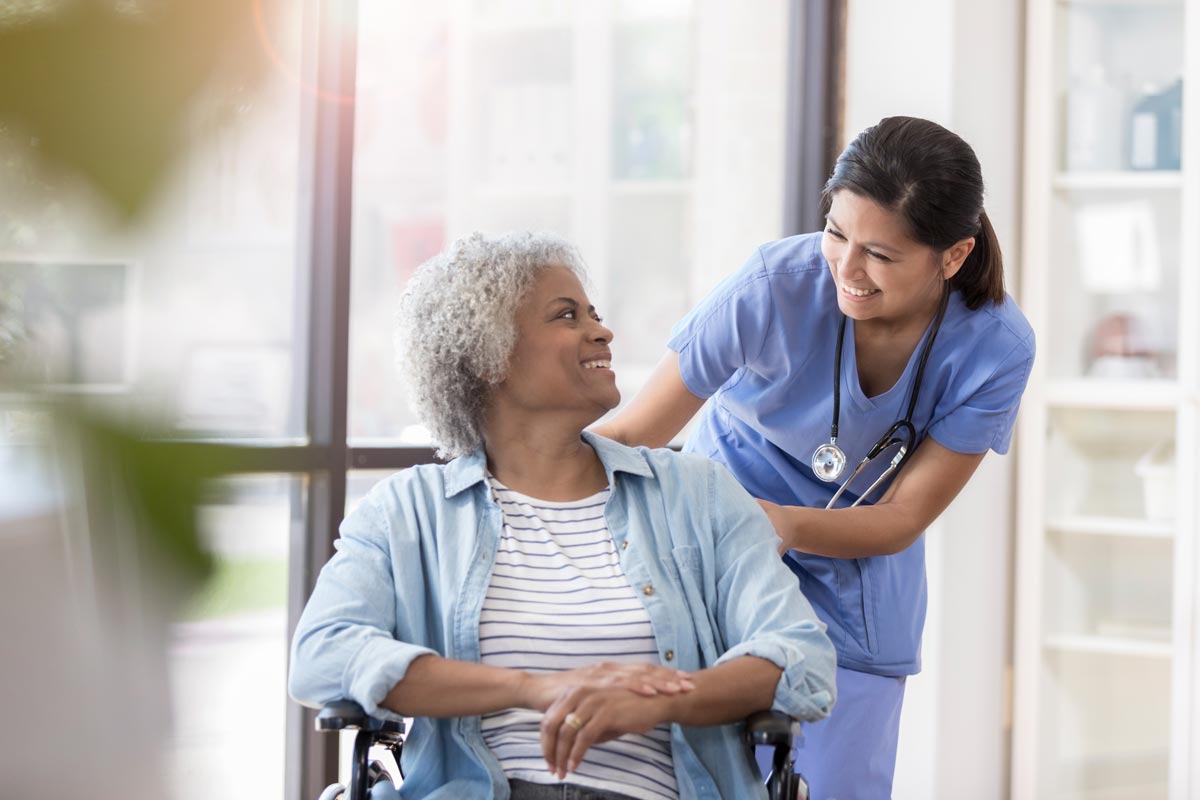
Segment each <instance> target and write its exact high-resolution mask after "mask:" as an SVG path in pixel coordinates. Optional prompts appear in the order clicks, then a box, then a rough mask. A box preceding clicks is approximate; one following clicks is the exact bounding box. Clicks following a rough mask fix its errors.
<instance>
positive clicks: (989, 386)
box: [929, 337, 1034, 455]
mask: <svg viewBox="0 0 1200 800" xmlns="http://www.w3.org/2000/svg"><path fill="white" fill-rule="evenodd" d="M1033 355H1034V343H1033V339H1032V337H1030V338H1029V339H1027V340H1022V341H1020V342H1018V343H1017V344H1015V345H1014V346H1013V348H1012V349H1011V350H1010V351H1009V353H1008V354H1007V355H1006V356H1005V357H1004V358H1003V359H1002V360H1001V362H1000V364H999V365H998V366H997V367H996V369H995V371H994V372H993V373H992V375H991V376H990V377H989V378H988V379H987V380H986V381H984V382H983V384H982V385H981V386H980V388H979V389H978V390H977V391H976V392H975V393H974V394H973V395H971V396H970V397H968V398H966V400H964V401H963V402H962V404H960V405H959V406H957V407H956V408H955V409H954V410H953V411H951V412H950V413H949V414H947V415H946V416H944V417H942V418H941V419H939V420H937V421H936V422H934V423H933V425H932V426H931V427H930V429H929V435H930V436H932V437H933V438H934V440H936V441H937V442H938V444H940V445H942V446H943V447H946V448H948V449H950V450H953V451H955V452H956V453H970V454H975V453H984V452H987V451H988V450H995V451H996V453H998V454H999V455H1004V454H1005V453H1007V452H1008V448H1009V445H1010V444H1011V443H1012V432H1013V426H1014V425H1015V423H1016V419H1017V410H1018V409H1019V408H1020V406H1021V395H1022V394H1024V392H1025V385H1026V384H1027V383H1028V382H1029V372H1030V370H1032V369H1033Z"/></svg>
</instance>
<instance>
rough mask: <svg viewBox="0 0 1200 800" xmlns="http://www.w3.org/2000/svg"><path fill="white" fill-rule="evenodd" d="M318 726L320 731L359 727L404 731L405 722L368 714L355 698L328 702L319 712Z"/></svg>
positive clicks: (396, 731)
mask: <svg viewBox="0 0 1200 800" xmlns="http://www.w3.org/2000/svg"><path fill="white" fill-rule="evenodd" d="M316 727H317V730H319V731H340V730H346V729H358V730H364V731H383V732H385V733H404V723H403V722H399V721H397V720H390V719H388V720H384V719H379V718H377V717H372V716H368V715H367V712H366V711H363V707H362V706H360V705H359V704H358V703H356V702H354V701H353V700H334V701H333V702H332V703H326V704H325V705H324V706H323V707H322V708H321V711H320V713H318V714H317V721H316Z"/></svg>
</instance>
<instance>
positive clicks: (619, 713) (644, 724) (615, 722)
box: [542, 687, 673, 780]
mask: <svg viewBox="0 0 1200 800" xmlns="http://www.w3.org/2000/svg"><path fill="white" fill-rule="evenodd" d="M672 702H673V700H672V699H671V698H670V697H669V696H666V695H656V696H654V697H646V696H643V695H639V694H634V693H633V692H631V691H629V690H627V689H602V688H595V687H581V688H577V689H571V690H568V691H567V692H564V693H563V694H562V695H560V696H559V697H558V699H557V700H555V701H554V703H553V704H552V705H551V706H550V708H549V709H547V711H546V715H545V716H544V717H543V718H542V755H543V756H544V757H545V759H546V766H547V767H548V768H549V770H550V772H552V773H554V775H556V776H557V777H558V779H559V780H563V779H564V778H566V776H567V773H568V772H574V771H575V769H576V768H578V766H579V763H580V762H581V761H583V755H584V753H586V752H587V750H588V748H589V747H591V746H592V745H594V744H599V743H601V742H607V741H609V740H611V739H616V738H617V737H618V736H623V735H625V734H627V733H645V732H646V731H648V730H650V729H651V728H653V727H654V726H656V725H658V724H660V723H662V722H668V721H669V720H670V714H669V709H670V704H671V703H672Z"/></svg>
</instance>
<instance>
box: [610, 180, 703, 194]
mask: <svg viewBox="0 0 1200 800" xmlns="http://www.w3.org/2000/svg"><path fill="white" fill-rule="evenodd" d="M691 189H692V182H691V181H689V180H677V179H670V178H665V179H663V180H626V179H622V180H615V181H613V183H612V192H613V194H615V195H620V196H631V195H636V196H645V195H681V194H687V193H688V192H690V191H691Z"/></svg>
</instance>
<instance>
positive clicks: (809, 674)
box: [708, 462, 837, 721]
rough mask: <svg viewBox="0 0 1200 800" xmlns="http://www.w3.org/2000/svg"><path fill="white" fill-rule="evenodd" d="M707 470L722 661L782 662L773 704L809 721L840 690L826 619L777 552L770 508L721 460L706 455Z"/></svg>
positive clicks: (820, 714) (821, 714) (829, 705)
mask: <svg viewBox="0 0 1200 800" xmlns="http://www.w3.org/2000/svg"><path fill="white" fill-rule="evenodd" d="M708 471H709V480H708V485H709V497H708V499H709V519H710V520H711V521H712V522H711V524H712V525H713V527H714V536H715V559H714V560H715V562H716V582H717V597H716V608H715V612H716V613H715V615H714V616H715V619H716V621H717V625H718V626H719V628H720V634H721V640H722V641H724V642H726V643H727V644H728V646H729V649H728V650H727V651H726V652H725V653H724V654H722V655H721V657H720V658H719V659H717V663H718V664H722V663H725V662H727V661H731V660H733V659H735V658H740V657H741V656H755V657H756V658H761V659H764V660H766V661H770V662H771V663H772V664H774V665H775V666H777V667H779V668H780V669H781V670H782V674H781V675H780V676H779V682H778V683H777V684H776V687H775V697H774V700H773V702H772V704H771V707H772V708H773V709H774V710H776V711H782V712H783V713H785V714H789V715H791V716H793V717H797V718H799V719H802V720H806V721H813V720H818V719H821V718H823V717H825V716H827V715H828V714H829V711H830V709H831V708H832V706H833V703H834V701H835V700H836V698H837V687H836V681H835V674H836V672H837V654H836V652H835V651H834V648H833V643H832V642H831V641H830V639H829V637H828V636H827V635H826V633H825V624H824V623H823V622H821V621H820V620H819V619H817V615H816V612H814V611H813V608H812V605H811V604H809V602H808V600H807V599H805V597H804V595H803V594H802V593H801V592H800V586H799V584H797V582H796V577H795V576H794V575H793V574H792V572H791V570H789V569H788V568H787V567H786V566H784V563H783V559H781V558H780V557H779V552H778V547H779V541H780V540H779V537H778V536H777V535H776V534H775V529H774V528H772V527H771V523H770V521H769V520H768V519H767V515H766V513H765V512H764V511H763V510H762V508H761V507H760V506H759V505H758V503H756V502H755V501H754V498H752V497H751V496H750V494H749V493H748V492H747V491H746V490H745V489H743V488H742V486H741V484H739V483H738V482H737V481H736V480H735V479H734V477H733V475H732V474H731V473H730V472H729V470H727V469H726V468H725V467H724V466H722V465H720V464H718V463H716V462H709V464H708ZM709 610H710V612H712V611H714V609H711V608H710V609H709Z"/></svg>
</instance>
